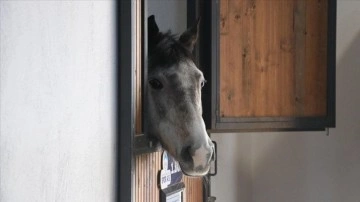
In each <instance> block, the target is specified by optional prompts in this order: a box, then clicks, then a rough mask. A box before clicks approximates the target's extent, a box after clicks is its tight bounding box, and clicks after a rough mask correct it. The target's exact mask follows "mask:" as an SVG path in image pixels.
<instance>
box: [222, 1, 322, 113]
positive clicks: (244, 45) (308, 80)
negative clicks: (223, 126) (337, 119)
mask: <svg viewBox="0 0 360 202" xmlns="http://www.w3.org/2000/svg"><path fill="white" fill-rule="evenodd" d="M327 5H328V1H327V0H319V1H313V0H256V1H255V0H222V1H220V20H219V23H220V25H219V29H220V30H219V33H220V50H219V52H220V70H219V74H220V75H219V76H220V77H219V84H220V87H219V91H220V92H219V93H220V95H219V99H220V100H219V101H220V104H219V113H220V114H219V115H220V117H272V116H277V117H302V116H326V112H327V86H326V82H327V81H326V78H327V19H328V18H327V10H328V7H327Z"/></svg>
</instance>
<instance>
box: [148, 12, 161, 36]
mask: <svg viewBox="0 0 360 202" xmlns="http://www.w3.org/2000/svg"><path fill="white" fill-rule="evenodd" d="M158 33H159V27H158V26H157V24H156V21H155V16H154V15H151V16H149V17H148V38H149V41H150V40H152V39H154V37H156V36H157V35H158Z"/></svg>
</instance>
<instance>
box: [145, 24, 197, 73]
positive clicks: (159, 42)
mask: <svg viewBox="0 0 360 202" xmlns="http://www.w3.org/2000/svg"><path fill="white" fill-rule="evenodd" d="M177 38H178V37H177V35H174V34H172V33H171V32H170V31H168V32H166V33H162V32H159V33H158V34H157V36H156V37H154V38H153V40H152V41H149V68H153V67H155V66H160V67H169V66H172V65H174V64H176V63H179V62H180V61H181V60H184V59H191V60H193V56H192V53H191V52H190V51H189V50H188V49H186V48H185V47H184V46H183V45H182V44H181V43H180V42H179V41H178V39H177Z"/></svg>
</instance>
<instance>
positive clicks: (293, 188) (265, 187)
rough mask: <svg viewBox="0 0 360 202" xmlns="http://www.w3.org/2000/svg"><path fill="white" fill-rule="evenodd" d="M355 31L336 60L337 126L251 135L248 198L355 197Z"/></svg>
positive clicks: (359, 148) (358, 114)
mask: <svg viewBox="0 0 360 202" xmlns="http://www.w3.org/2000/svg"><path fill="white" fill-rule="evenodd" d="M359 53H360V33H358V35H357V37H356V38H355V40H354V41H353V42H352V44H351V45H350V47H349V48H348V49H347V51H346V52H345V53H344V54H343V57H342V58H340V59H339V60H338V63H337V73H336V74H337V81H336V82H337V84H336V93H337V96H336V109H337V111H336V112H337V113H336V128H334V129H330V136H326V135H325V132H296V133H291V134H289V133H266V134H253V136H252V154H251V156H252V183H253V185H252V189H253V190H252V191H253V195H252V196H253V200H252V201H253V202H265V201H279V202H283V201H292V202H305V201H306V202H319V201H324V202H325V201H326V202H339V201H343V202H353V201H358V200H359V198H360V192H359V190H358V189H359V187H360V172H359V171H360V155H359V154H360V107H359V103H360V93H359V86H360V67H359V64H360V56H359Z"/></svg>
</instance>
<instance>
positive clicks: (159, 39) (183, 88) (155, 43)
mask: <svg viewBox="0 0 360 202" xmlns="http://www.w3.org/2000/svg"><path fill="white" fill-rule="evenodd" d="M198 29H199V20H198V21H197V23H195V24H194V26H192V27H190V28H189V29H188V30H186V31H185V32H183V33H182V34H181V35H180V37H177V36H176V35H173V34H172V33H171V31H168V32H166V33H163V32H160V31H159V28H158V26H157V23H156V21H155V16H154V15H152V16H150V17H148V61H147V62H148V72H147V75H148V76H147V80H146V82H147V88H146V99H145V102H146V106H147V109H146V113H145V114H146V115H145V116H146V117H145V127H146V131H147V133H148V135H149V136H152V137H155V138H156V139H158V140H159V141H160V144H161V146H162V147H163V148H164V149H165V150H167V151H168V152H169V153H170V154H171V155H172V156H173V157H174V158H175V160H177V161H178V162H179V165H180V167H181V170H182V172H183V173H184V174H185V175H188V176H205V175H206V174H207V173H208V172H209V169H210V161H211V159H212V156H213V155H214V145H213V143H212V141H211V139H210V137H209V136H208V134H207V132H206V127H205V123H204V120H203V118H202V103H201V89H202V87H203V86H204V84H205V79H204V76H203V73H202V71H200V70H199V68H198V67H197V66H196V65H195V62H194V59H193V57H192V51H193V49H194V45H195V43H196V41H197V38H198Z"/></svg>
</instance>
